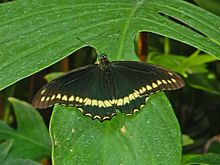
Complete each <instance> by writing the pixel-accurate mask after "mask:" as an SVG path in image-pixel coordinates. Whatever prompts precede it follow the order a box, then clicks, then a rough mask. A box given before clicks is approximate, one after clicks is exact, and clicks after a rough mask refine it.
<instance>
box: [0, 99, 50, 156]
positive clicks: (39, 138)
mask: <svg viewBox="0 0 220 165" xmlns="http://www.w3.org/2000/svg"><path fill="white" fill-rule="evenodd" d="M9 100H10V102H11V103H12V104H13V107H14V112H15V116H16V121H17V129H16V130H14V129H13V128H11V127H9V126H8V125H7V124H6V123H5V122H3V121H2V120H0V139H1V140H10V139H13V145H12V147H11V149H10V153H9V156H10V157H12V158H28V159H34V160H37V159H40V158H43V157H46V156H50V150H51V149H50V138H49V134H48V130H47V128H46V126H45V124H44V122H43V120H42V118H41V116H40V115H39V114H38V112H37V111H36V110H35V109H34V108H33V107H32V106H31V105H29V104H27V103H25V102H22V101H19V100H17V99H15V98H10V99H9Z"/></svg>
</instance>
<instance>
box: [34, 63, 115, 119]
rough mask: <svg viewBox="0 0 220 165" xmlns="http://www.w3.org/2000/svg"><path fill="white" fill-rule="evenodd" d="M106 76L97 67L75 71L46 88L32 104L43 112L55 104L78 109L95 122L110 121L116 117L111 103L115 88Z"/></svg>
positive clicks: (47, 85)
mask: <svg viewBox="0 0 220 165" xmlns="http://www.w3.org/2000/svg"><path fill="white" fill-rule="evenodd" d="M103 74H104V73H103V72H101V70H100V69H99V68H98V66H97V64H95V65H90V66H86V67H83V68H80V69H77V70H73V71H71V72H69V73H67V74H65V75H63V76H61V77H59V78H56V79H54V80H53V81H51V82H49V83H48V84H46V85H45V86H43V87H42V89H41V90H40V91H39V92H38V93H37V94H36V96H35V97H34V99H33V102H32V104H33V106H34V107H35V108H39V109H43V108H48V107H50V106H53V105H54V104H55V103H58V104H63V105H67V106H76V107H77V108H78V109H79V110H80V111H81V112H82V113H83V114H85V115H87V116H90V117H91V118H93V119H94V118H98V119H100V120H104V119H110V118H111V117H112V116H113V115H115V114H116V113H115V108H114V106H113V105H112V104H111V103H110V102H109V100H111V99H112V98H113V93H112V92H111V91H112V90H111V88H112V84H111V82H110V81H109V79H108V77H107V76H105V75H103Z"/></svg>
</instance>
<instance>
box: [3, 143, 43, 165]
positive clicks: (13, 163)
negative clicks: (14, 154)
mask: <svg viewBox="0 0 220 165" xmlns="http://www.w3.org/2000/svg"><path fill="white" fill-rule="evenodd" d="M12 145H13V141H12V140H8V141H6V142H3V143H1V144H0V164H1V165H40V164H39V163H37V162H34V161H32V160H28V159H20V158H11V157H8V155H9V151H10V149H11V147H12Z"/></svg>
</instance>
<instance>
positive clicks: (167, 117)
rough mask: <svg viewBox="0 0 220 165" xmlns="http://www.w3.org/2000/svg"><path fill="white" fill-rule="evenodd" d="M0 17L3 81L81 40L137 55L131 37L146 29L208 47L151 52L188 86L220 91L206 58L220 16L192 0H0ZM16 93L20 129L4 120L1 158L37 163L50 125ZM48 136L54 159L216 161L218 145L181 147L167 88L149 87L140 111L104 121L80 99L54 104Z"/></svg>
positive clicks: (218, 48) (213, 49)
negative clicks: (74, 104) (89, 113)
mask: <svg viewBox="0 0 220 165" xmlns="http://www.w3.org/2000/svg"><path fill="white" fill-rule="evenodd" d="M0 20H1V21H0V36H1V37H0V64H1V65H0V75H1V76H0V90H3V89H5V88H6V87H9V86H10V85H12V84H15V83H16V82H18V81H19V80H21V79H24V78H26V77H28V76H30V75H33V74H34V73H36V72H38V71H40V70H43V69H44V68H46V67H48V66H51V65H53V64H55V63H56V62H58V61H60V60H61V59H63V58H65V57H67V56H68V55H70V54H71V53H73V52H75V51H76V50H78V49H80V48H81V47H83V46H84V45H83V43H82V42H81V41H85V43H87V45H91V46H93V47H95V48H96V50H97V51H99V52H101V53H106V54H108V55H109V57H110V59H112V60H137V57H135V56H134V54H135V53H134V46H133V40H134V37H135V35H136V34H137V33H138V32H141V31H147V32H151V33H155V34H159V35H162V36H166V37H169V38H172V39H175V40H177V41H181V42H183V43H186V44H188V45H190V46H193V47H195V48H197V49H199V50H201V51H202V53H199V51H196V52H194V53H193V54H191V55H190V56H189V57H186V56H187V55H185V56H179V55H177V54H172V53H169V52H168V54H167V53H165V54H162V53H160V52H158V51H151V54H150V55H149V62H151V63H156V64H160V65H163V66H166V67H168V68H170V69H172V70H174V71H176V72H178V73H180V74H181V75H183V76H184V77H185V78H186V82H187V85H188V86H191V87H193V88H196V89H199V90H203V91H207V92H209V93H211V94H215V95H219V88H218V86H217V84H218V81H217V78H216V76H215V73H212V72H210V71H209V69H207V63H209V62H214V61H217V60H219V59H220V37H219V27H220V18H219V17H218V16H216V15H214V14H211V13H209V12H207V11H205V10H203V9H201V8H199V7H197V6H195V5H193V4H190V3H188V2H185V1H182V0H173V1H169V0H163V1H159V0H148V1H144V0H141V1H129V0H121V1H115V0H110V1H103V0H102V1H101V0H96V1H94V2H93V3H91V1H89V0H79V1H69V0H63V1H57V0H56V1H50V0H49V1H43V0H35V1H33V0H17V1H13V2H10V3H3V4H0ZM78 38H80V40H79V39H78ZM210 55H211V56H210ZM56 75H57V74H56ZM53 76H54V75H52V77H53ZM49 79H51V78H50V77H49ZM10 101H11V102H12V104H13V106H14V110H15V116H16V121H17V125H18V127H17V129H16V130H15V129H12V128H11V127H9V126H8V125H7V124H6V123H5V122H3V121H1V122H0V139H1V140H5V142H3V143H1V145H0V160H1V161H2V162H4V163H5V164H7V163H8V162H9V163H11V161H18V159H19V161H21V164H22V163H23V164H24V162H25V161H27V162H28V163H29V164H38V163H36V162H33V161H32V160H38V159H39V158H42V157H45V156H49V155H50V140H49V136H48V132H47V129H46V127H45V125H44V124H43V120H42V119H41V118H40V116H39V114H38V113H37V112H36V111H35V110H34V109H33V108H32V107H31V106H30V105H29V104H27V103H25V102H21V101H19V100H17V99H14V98H10ZM50 135H51V138H52V161H53V163H54V164H64V161H65V164H74V163H82V164H83V163H84V164H120V163H121V164H138V163H140V162H141V163H142V164H143V163H146V162H147V163H149V164H169V165H170V164H173V165H174V164H180V162H181V159H182V158H184V159H183V162H182V163H186V164H187V163H188V164H189V163H194V162H197V163H210V164H211V163H213V162H214V163H215V162H218V161H219V155H217V154H214V155H207V156H206V155H205V156H202V155H196V156H194V155H188V156H186V157H183V156H182V155H181V151H182V143H181V136H180V135H181V133H180V129H179V125H178V123H177V120H176V118H175V116H174V113H173V110H172V107H171V106H170V104H169V102H168V100H167V98H166V96H165V95H164V94H163V93H158V94H156V95H154V96H152V97H151V98H150V101H149V103H148V104H147V105H146V106H145V107H144V108H142V110H141V111H140V112H139V113H138V114H137V115H134V116H132V117H126V116H125V115H123V114H119V115H118V116H117V117H115V118H113V119H112V120H111V121H107V122H104V123H100V122H99V121H96V120H95V121H93V120H91V119H89V118H86V117H84V116H82V114H80V113H79V112H78V111H77V110H76V109H74V108H68V107H63V106H56V107H55V108H54V111H53V115H52V117H51V122H50ZM184 144H185V143H184ZM27 150H28V152H26V151H27ZM211 158H215V159H214V160H213V161H212V159H211ZM30 159H32V160H30Z"/></svg>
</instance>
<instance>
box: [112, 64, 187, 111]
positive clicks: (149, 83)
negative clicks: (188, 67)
mask: <svg viewBox="0 0 220 165" xmlns="http://www.w3.org/2000/svg"><path fill="white" fill-rule="evenodd" d="M112 68H113V69H112V74H113V76H112V77H113V78H114V84H116V85H115V88H116V90H115V91H116V94H115V99H116V101H115V102H116V107H117V108H118V109H120V110H121V111H122V112H124V113H127V114H132V113H133V112H135V111H138V110H139V109H140V107H141V105H144V104H145V102H146V100H147V98H148V97H149V95H151V94H154V93H156V92H158V91H161V90H175V89H179V88H181V87H183V86H184V81H183V80H182V78H181V77H180V76H178V75H177V74H175V73H173V72H171V71H169V70H167V69H165V68H163V67H160V66H156V65H150V64H145V63H140V62H133V61H118V62H112Z"/></svg>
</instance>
